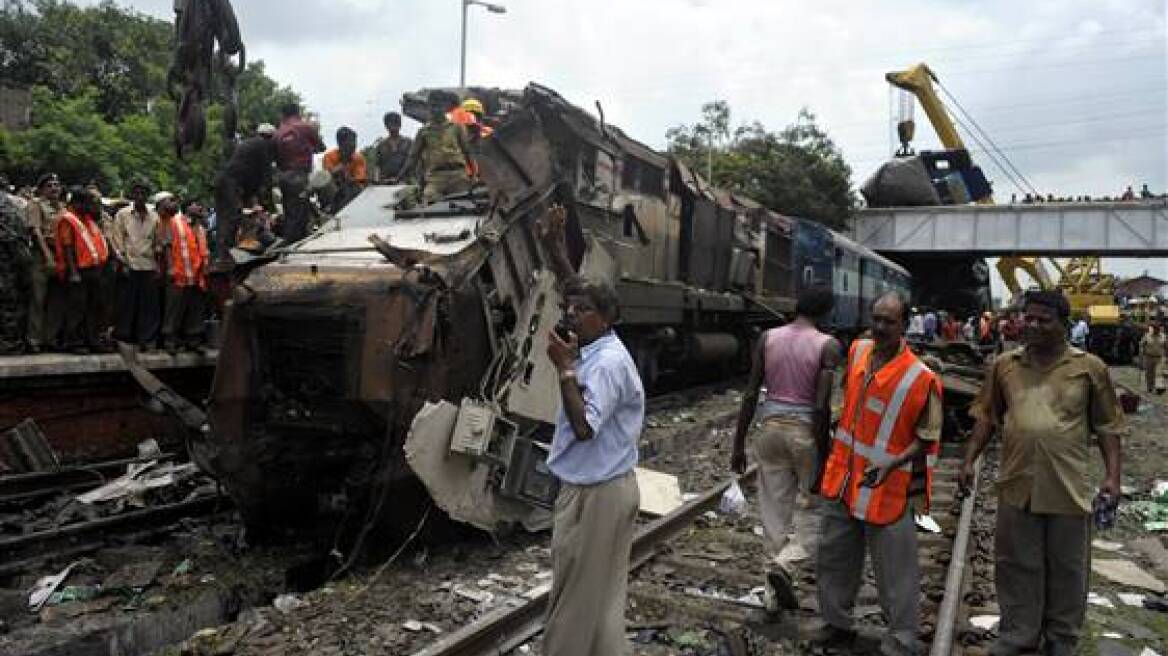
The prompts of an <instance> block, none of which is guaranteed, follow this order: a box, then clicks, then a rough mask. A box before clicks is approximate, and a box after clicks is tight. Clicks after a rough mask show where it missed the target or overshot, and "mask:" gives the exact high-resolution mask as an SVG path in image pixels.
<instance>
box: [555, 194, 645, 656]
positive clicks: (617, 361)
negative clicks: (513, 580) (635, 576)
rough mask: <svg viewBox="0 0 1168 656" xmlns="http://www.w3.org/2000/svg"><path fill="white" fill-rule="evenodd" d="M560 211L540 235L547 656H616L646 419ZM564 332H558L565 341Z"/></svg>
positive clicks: (612, 317) (623, 645)
mask: <svg viewBox="0 0 1168 656" xmlns="http://www.w3.org/2000/svg"><path fill="white" fill-rule="evenodd" d="M565 215H566V212H565V210H564V208H562V207H560V206H558V205H556V206H553V207H552V208H551V209H550V210H549V211H548V213H547V215H546V216H545V217H544V220H543V221H541V222H540V224H539V226H538V232H539V234H540V237H541V238H542V241H543V243H544V246H545V248H546V249H547V250H548V255H549V256H550V258H551V260H552V265H553V267H554V268H555V271H556V274H557V277H558V279H559V281H560V283H561V286H562V289H563V296H564V320H563V322H562V324H561V326H560V327H559V329H558V330H551V331H549V332H548V336H547V337H548V347H547V353H548V357H549V358H550V359H551V361H552V364H554V365H555V367H556V370H557V371H558V372H559V384H560V397H561V400H562V407H561V409H560V414H559V417H558V419H557V421H556V429H555V435H554V437H553V438H552V447H551V453H550V454H549V455H548V461H547V464H548V468H549V469H550V470H551V471H552V473H554V474H555V475H556V477H557V478H559V480H560V492H559V496H558V497H557V498H556V504H555V511H554V515H553V520H552V590H551V594H550V598H549V603H548V617H547V624H546V629H545V631H544V636H545V637H544V653H545V654H548V655H549V656H620V655H622V654H629V653H631V650H630V646H629V644H628V640H627V639H626V637H625V597H626V593H627V589H628V569H629V550H630V548H631V546H632V540H633V523H634V520H635V519H636V516H637V508H638V506H639V505H640V491H639V490H638V488H637V479H636V475H635V474H634V473H633V468H634V467H636V464H637V440H638V439H639V438H640V434H641V428H642V424H643V421H644V417H645V391H644V389H643V387H642V386H641V379H640V377H639V376H638V374H637V368H636V366H635V365H634V364H633V359H632V357H631V356H630V355H629V352H628V350H627V349H625V346H624V344H622V343H621V341H620V338H618V337H617V336H616V333H615V332H613V323H614V322H615V321H616V319H617V316H618V300H617V296H616V292H615V291H614V290H613V288H612V287H611V286H609V285H607V284H605V283H602V282H596V281H588V280H585V279H582V278H580V277H577V276H575V275H572V273H571V266H570V264H569V263H568V258H567V256H566V248H565V246H564V239H563V234H564V228H563V226H564V220H565ZM561 333H562V335H561Z"/></svg>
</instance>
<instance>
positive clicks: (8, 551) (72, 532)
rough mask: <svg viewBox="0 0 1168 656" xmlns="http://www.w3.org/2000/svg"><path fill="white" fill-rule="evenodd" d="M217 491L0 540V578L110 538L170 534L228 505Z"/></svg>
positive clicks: (69, 555)
mask: <svg viewBox="0 0 1168 656" xmlns="http://www.w3.org/2000/svg"><path fill="white" fill-rule="evenodd" d="M230 506H231V502H230V500H229V499H228V498H227V497H225V496H220V495H218V494H203V495H200V496H197V497H195V498H192V499H186V500H183V501H179V502H176V503H168V504H163V505H156V506H150V507H147V508H142V509H139V510H131V511H127V512H121V513H117V514H113V515H109V516H107V517H100V518H98V519H93V520H90V521H83V522H77V523H73V524H67V525H65V526H60V527H57V528H51V529H47V530H43V531H36V532H32V533H27V534H24V535H18V536H14V537H7V538H2V539H0V577H2V576H10V575H13V574H17V573H20V572H24V571H31V570H35V569H36V568H37V567H38V566H39V565H41V564H42V563H44V562H46V561H51V560H66V559H69V558H73V557H75V556H77V555H80V554H85V553H89V552H93V551H97V550H98V549H101V548H102V547H105V546H107V545H109V544H110V543H111V542H112V541H119V542H135V541H140V540H144V539H146V538H149V537H152V536H157V535H164V534H167V533H170V532H171V531H173V530H174V529H175V527H176V526H178V525H179V524H180V523H181V522H182V521H183V520H184V519H187V518H191V517H202V516H206V515H210V514H213V513H216V512H218V511H221V510H226V509H228V508H230Z"/></svg>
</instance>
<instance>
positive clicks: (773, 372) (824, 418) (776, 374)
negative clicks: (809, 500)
mask: <svg viewBox="0 0 1168 656" xmlns="http://www.w3.org/2000/svg"><path fill="white" fill-rule="evenodd" d="M833 304H834V298H833V297H832V292H831V289H830V288H829V287H826V286H814V287H811V288H808V289H805V290H803V291H802V292H800V294H799V298H798V300H797V301H796V304H795V320H794V321H792V322H791V323H789V324H787V325H785V326H782V327H780V328H774V329H772V330H768V331H767V332H765V333H763V335H762V336H761V337H759V340H758V345H757V347H756V348H755V351H754V363H753V365H752V367H751V371H750V382H749V383H748V384H747V387H746V393H745V394H743V397H742V409H741V410H740V411H739V413H738V429H737V431H736V432H735V434H734V448H733V454H732V456H731V459H730V467H731V469H733V470H734V471H735V472H738V473H741V472H742V471H744V470H745V469H746V450H745V442H746V434H747V432H748V431H749V430H750V426H751V423H753V420H754V417H755V414H756V411H757V414H758V416H759V418H760V420H761V423H762V426H761V430H760V431H759V432H758V433H757V434H756V436H755V439H754V451H755V456H756V457H757V458H758V505H759V514H760V515H761V516H762V524H763V529H764V531H765V533H766V537H767V541H768V548H767V581H766V604H767V610H768V611H771V612H777V611H778V610H779V608H780V607H786V608H790V609H793V608H797V607H798V603H797V601H796V600H795V594H794V590H793V584H792V582H791V578H790V576H789V575H788V574H787V573H786V572H785V571H784V569H783V566H782V565H781V564H780V560H779V554H780V552H782V551H783V547H785V546H786V545H787V540H788V535H789V533H790V531H791V520H792V517H793V515H794V512H795V502H796V498H797V495H798V493H799V492H800V491H802V492H803V493H807V492H809V491H810V490H811V489H812V486H813V485H814V484H815V480H814V479H815V478H816V476H817V469H818V468H817V463H818V462H819V461H820V460H821V458H820V457H818V453H817V451H818V449H819V448H820V445H822V448H823V449H825V450H824V453H825V454H826V447H827V446H828V445H829V444H830V442H828V440H827V439H826V436H827V435H828V430H829V424H830V421H831V390H832V381H833V377H834V373H835V369H836V367H837V366H838V365H839V363H840V360H841V348H840V344H839V342H838V341H837V340H836V339H835V338H834V337H832V336H831V335H828V334H826V333H823V332H820V330H819V329H818V328H816V323H817V322H818V321H820V320H822V319H823V318H825V317H827V316H828V314H829V313H830V312H831V309H832V306H833ZM764 382H765V384H766V390H767V392H766V399H765V400H764V401H763V403H762V406H761V407H759V404H758V393H759V388H760V387H761V386H762V385H763V383H764ZM806 537H807V538H809V539H810V540H813V539H814V537H813V536H806ZM810 540H809V541H808V542H807V544H808V546H811V547H813V546H814V544H813V543H812V542H811V541H810ZM805 551H808V552H814V549H806V550H805Z"/></svg>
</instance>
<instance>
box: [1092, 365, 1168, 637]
mask: <svg viewBox="0 0 1168 656" xmlns="http://www.w3.org/2000/svg"><path fill="white" fill-rule="evenodd" d="M1111 373H1112V376H1113V379H1114V382H1116V383H1118V384H1121V385H1125V386H1127V387H1128V388H1130V389H1131V390H1133V391H1135V392H1137V393H1139V394H1140V395H1141V396H1142V399H1141V402H1140V407H1139V411H1137V412H1136V413H1134V414H1130V415H1128V416H1127V419H1128V423H1129V426H1130V430H1131V434H1130V436H1129V437H1128V438H1127V439H1126V440H1125V441H1124V445H1123V485H1124V486H1125V494H1124V499H1123V503H1122V505H1121V507H1120V516H1119V521H1118V523H1117V526H1116V527H1115V528H1114V529H1112V530H1109V531H1102V532H1099V533H1097V534H1096V540H1095V542H1094V545H1095V548H1093V550H1092V558H1093V559H1095V560H1096V561H1099V560H1103V559H1109V560H1114V559H1122V560H1129V561H1132V562H1134V563H1136V564H1137V565H1138V566H1139V567H1141V568H1142V569H1143V570H1145V571H1146V572H1147V573H1148V574H1150V575H1152V576H1153V577H1155V578H1157V579H1159V581H1161V582H1162V583H1165V584H1168V553H1166V552H1165V551H1164V547H1165V546H1166V545H1168V540H1166V538H1168V532H1151V531H1148V530H1146V529H1145V528H1144V522H1145V521H1146V520H1145V518H1144V517H1143V516H1142V515H1141V514H1140V513H1138V512H1135V511H1136V509H1137V508H1138V502H1140V501H1147V500H1149V499H1150V490H1151V488H1152V486H1153V484H1154V483H1155V482H1156V481H1166V480H1168V395H1165V396H1156V395H1148V394H1145V393H1144V392H1143V390H1144V385H1143V375H1142V373H1141V372H1140V371H1138V370H1136V369H1135V368H1134V367H1113V368H1112V369H1111ZM1102 473H1103V462H1102V459H1101V458H1096V459H1095V460H1094V461H1093V462H1092V475H1093V476H1095V477H1096V478H1101V477H1102ZM1108 543H1114V544H1108ZM1116 545H1120V546H1118V548H1116ZM1157 546H1158V549H1157ZM1101 547H1104V548H1101ZM1157 554H1158V555H1157ZM1091 592H1093V593H1095V595H1098V596H1099V597H1100V598H1102V599H1106V600H1107V602H1109V603H1110V604H1111V606H1113V607H1108V606H1107V605H1101V604H1103V602H1101V601H1092V603H1089V604H1088V609H1087V621H1086V623H1085V625H1084V627H1083V641H1082V644H1081V645H1080V649H1079V652H1078V653H1079V654H1083V655H1084V656H1088V655H1090V656H1094V655H1095V654H1107V655H1108V656H1124V655H1126V654H1132V655H1138V654H1140V653H1141V650H1142V649H1144V648H1150V649H1152V650H1154V651H1155V652H1157V653H1158V654H1161V655H1164V654H1168V613H1165V612H1163V611H1154V610H1149V609H1146V608H1142V607H1134V606H1129V605H1127V604H1126V603H1124V601H1123V600H1122V599H1121V598H1120V597H1119V594H1120V593H1123V594H1125V595H1132V594H1139V595H1151V594H1152V593H1151V592H1150V591H1148V590H1142V589H1140V588H1138V587H1134V586H1130V585H1120V584H1117V583H1115V582H1113V581H1110V580H1108V579H1107V578H1105V577H1103V576H1100V575H1099V574H1097V573H1092V577H1091ZM1152 596H1154V595H1152ZM1092 599H1093V600H1095V599H1096V597H1092ZM1160 599H1161V600H1163V599H1165V598H1164V597H1163V596H1161V597H1160ZM1116 636H1118V637H1116ZM1145 656H1146V655H1145Z"/></svg>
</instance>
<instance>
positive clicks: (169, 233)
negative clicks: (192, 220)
mask: <svg viewBox="0 0 1168 656" xmlns="http://www.w3.org/2000/svg"><path fill="white" fill-rule="evenodd" d="M155 198H156V200H155V202H154V204H155V207H156V208H157V209H158V232H159V236H158V243H159V249H160V258H161V262H160V263H159V264H160V266H159V270H160V271H162V273H163V282H164V285H163V290H164V298H165V303H164V305H163V314H162V338H163V341H164V342H165V345H166V350H167V351H168V352H169V353H170V354H171V355H176V354H177V353H178V351H179V348H184V349H188V350H194V351H200V350H201V345H202V341H203V303H202V293H203V290H202V289H201V288H200V286H199V283H200V281H202V280H204V279H205V274H206V264H207V261H208V258H207V256H206V253H205V248H203V247H202V246H204V245H205V244H206V240H205V239H204V240H203V242H202V244H200V241H199V237H198V235H197V234H196V232H195V230H193V229H192V228H191V226H190V224H189V223H188V222H187V218H186V217H185V216H183V215H182V214H181V213H179V211H178V207H179V206H178V199H177V198H175V197H174V195H173V194H169V193H166V192H163V193H161V194H158V195H157V196H155ZM180 342H181V343H180Z"/></svg>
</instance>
